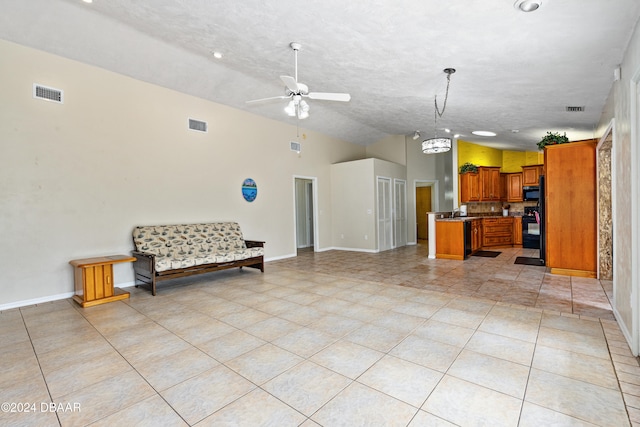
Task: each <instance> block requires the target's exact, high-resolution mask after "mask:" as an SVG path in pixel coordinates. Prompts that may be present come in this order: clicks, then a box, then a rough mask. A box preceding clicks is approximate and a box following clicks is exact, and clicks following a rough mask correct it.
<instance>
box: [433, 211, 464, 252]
mask: <svg viewBox="0 0 640 427" xmlns="http://www.w3.org/2000/svg"><path fill="white" fill-rule="evenodd" d="M436 258H443V259H457V260H463V259H464V221H437V220H436Z"/></svg>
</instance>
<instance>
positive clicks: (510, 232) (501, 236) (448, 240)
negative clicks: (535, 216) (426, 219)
mask: <svg viewBox="0 0 640 427" xmlns="http://www.w3.org/2000/svg"><path fill="white" fill-rule="evenodd" d="M443 216H444V215H442V214H441V215H435V216H434V223H435V227H434V228H435V258H442V259H455V260H464V259H467V258H468V257H469V256H471V255H472V254H473V253H474V252H476V251H478V250H480V249H483V248H485V247H494V246H514V245H519V244H522V240H521V238H519V235H516V234H515V233H516V232H518V233H522V231H521V230H522V229H521V228H520V227H518V226H517V225H518V224H520V221H521V217H519V216H507V217H503V216H483V217H476V216H469V217H454V218H445V217H443Z"/></svg>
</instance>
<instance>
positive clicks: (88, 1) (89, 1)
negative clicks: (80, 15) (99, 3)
mask: <svg viewBox="0 0 640 427" xmlns="http://www.w3.org/2000/svg"><path fill="white" fill-rule="evenodd" d="M82 1H83V2H85V3H93V0H82Z"/></svg>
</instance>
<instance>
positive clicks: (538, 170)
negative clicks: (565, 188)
mask: <svg viewBox="0 0 640 427" xmlns="http://www.w3.org/2000/svg"><path fill="white" fill-rule="evenodd" d="M540 175H544V165H530V166H522V185H523V186H524V187H528V186H531V185H538V184H539V182H538V179H539V178H540Z"/></svg>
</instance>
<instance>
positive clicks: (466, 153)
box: [458, 140, 502, 169]
mask: <svg viewBox="0 0 640 427" xmlns="http://www.w3.org/2000/svg"><path fill="white" fill-rule="evenodd" d="M466 162H469V163H473V164H474V165H477V166H502V150H498V149H496V148H490V147H484V146H482V145H477V144H473V143H471V142H466V141H462V140H458V169H460V166H462V165H463V164H464V163H466Z"/></svg>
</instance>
